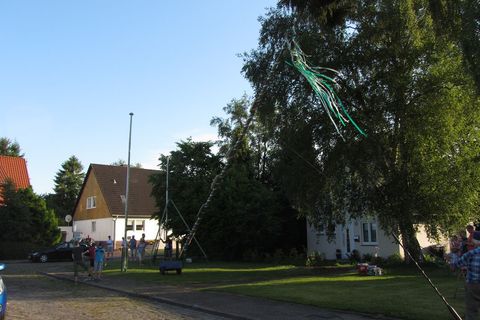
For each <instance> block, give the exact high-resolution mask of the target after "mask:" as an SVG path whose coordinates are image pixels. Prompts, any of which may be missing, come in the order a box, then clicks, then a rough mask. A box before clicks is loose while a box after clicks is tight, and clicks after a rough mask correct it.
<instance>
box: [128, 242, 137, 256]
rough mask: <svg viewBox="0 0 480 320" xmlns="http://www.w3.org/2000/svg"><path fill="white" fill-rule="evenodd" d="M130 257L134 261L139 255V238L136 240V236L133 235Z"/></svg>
mask: <svg viewBox="0 0 480 320" xmlns="http://www.w3.org/2000/svg"><path fill="white" fill-rule="evenodd" d="M129 247H130V258H131V260H132V261H135V258H136V257H137V240H135V236H132V238H131V239H130V244H129Z"/></svg>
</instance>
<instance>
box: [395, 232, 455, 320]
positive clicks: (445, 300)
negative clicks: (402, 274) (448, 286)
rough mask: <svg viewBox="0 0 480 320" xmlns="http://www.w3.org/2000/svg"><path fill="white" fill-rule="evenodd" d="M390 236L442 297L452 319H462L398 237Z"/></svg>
mask: <svg viewBox="0 0 480 320" xmlns="http://www.w3.org/2000/svg"><path fill="white" fill-rule="evenodd" d="M392 236H393V238H394V239H395V241H397V242H398V244H399V245H400V246H401V247H402V248H403V250H405V252H406V253H407V254H408V256H409V257H410V259H412V261H413V262H414V263H415V265H416V266H417V268H418V269H419V270H420V272H421V273H422V275H423V276H424V277H425V279H427V281H428V283H430V285H431V286H432V288H433V290H435V292H436V293H437V294H438V295H439V296H440V298H441V299H442V301H443V303H445V305H446V306H447V308H448V311H450V313H451V314H452V317H453V319H455V320H462V317H460V315H459V314H458V313H457V311H456V310H455V309H454V308H453V307H452V306H451V305H450V304H449V303H448V301H447V299H445V297H444V296H443V295H442V294H441V293H440V290H438V288H437V287H436V286H435V285H434V284H433V282H432V280H430V278H429V277H428V276H427V274H426V273H425V271H423V269H422V268H421V267H420V265H419V264H418V262H417V260H415V259H414V258H413V257H412V255H411V254H410V251H408V250H407V249H406V248H405V247H404V246H403V244H402V243H401V242H400V240H399V239H398V237H397V236H396V235H395V234H394V233H393V232H392Z"/></svg>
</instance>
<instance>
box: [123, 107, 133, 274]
mask: <svg viewBox="0 0 480 320" xmlns="http://www.w3.org/2000/svg"><path fill="white" fill-rule="evenodd" d="M129 115H130V132H129V134H128V160H127V181H126V187H125V231H124V234H123V239H124V240H125V242H126V243H125V246H124V247H123V250H122V272H127V267H128V242H127V226H128V191H129V190H128V189H129V185H130V148H131V146H132V118H133V112H130V114H129Z"/></svg>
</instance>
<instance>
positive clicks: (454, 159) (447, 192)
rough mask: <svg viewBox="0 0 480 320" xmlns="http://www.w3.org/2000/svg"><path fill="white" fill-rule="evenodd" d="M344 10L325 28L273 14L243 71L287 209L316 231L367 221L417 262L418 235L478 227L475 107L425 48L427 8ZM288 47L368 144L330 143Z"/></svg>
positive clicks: (462, 85) (435, 46) (459, 78)
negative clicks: (292, 44)
mask: <svg viewBox="0 0 480 320" xmlns="http://www.w3.org/2000/svg"><path fill="white" fill-rule="evenodd" d="M307 2H308V1H307ZM354 2H355V6H354V7H353V8H352V10H351V11H349V12H348V14H346V15H345V17H344V22H342V23H339V24H335V25H332V24H326V23H322V22H321V21H312V20H311V19H302V15H301V14H300V13H298V12H296V11H295V10H294V11H285V10H283V9H282V8H281V7H280V8H278V9H273V10H272V11H270V12H269V13H268V14H267V16H266V17H265V18H264V19H263V20H262V31H261V35H260V42H259V47H258V49H257V50H255V51H252V52H251V53H249V54H246V55H245V65H244V69H243V70H244V73H245V75H246V77H247V78H248V79H249V80H250V81H251V83H252V85H253V86H254V89H255V92H256V97H255V99H256V103H258V104H259V107H260V108H259V110H260V111H261V112H262V113H266V114H268V115H269V116H270V118H271V119H274V121H275V124H276V125H277V128H278V132H279V133H278V135H277V136H276V137H277V139H278V144H279V145H282V149H283V151H282V153H281V155H282V157H281V158H280V160H281V161H280V163H279V164H278V165H279V168H282V169H283V170H281V171H279V172H281V173H282V175H283V177H282V176H278V177H277V178H278V179H281V180H283V181H285V182H286V183H285V184H284V188H286V189H287V190H289V196H290V199H291V201H294V203H295V204H296V205H297V206H298V208H299V209H300V210H301V211H302V212H303V213H304V214H305V215H308V216H309V217H310V219H311V220H312V221H317V222H318V221H321V222H343V221H344V220H345V219H346V218H348V217H359V216H365V215H372V214H375V215H377V216H378V218H379V220H380V223H381V225H382V227H383V228H384V230H386V231H387V232H390V231H397V232H400V233H401V234H402V236H403V240H404V241H405V244H406V245H407V247H408V248H410V249H413V251H415V252H418V249H419V246H418V243H417V242H416V239H415V238H414V234H415V228H416V226H417V225H418V224H425V225H426V226H427V231H428V233H429V235H430V236H437V235H438V234H439V232H448V231H450V230H454V229H455V228H458V227H459V225H461V224H464V223H466V222H467V221H469V220H472V219H476V218H478V213H477V208H478V204H479V199H478V194H479V193H478V191H479V190H478V182H479V177H480V173H479V169H478V160H477V154H478V153H479V151H480V145H479V143H480V132H479V130H478V128H480V108H479V107H480V105H479V99H478V96H477V95H476V92H475V85H474V82H473V81H472V77H471V76H470V74H467V73H465V72H464V68H463V66H462V52H461V50H460V49H459V47H458V46H456V45H455V43H454V42H453V41H451V40H450V39H448V38H446V37H443V38H441V37H436V33H435V26H434V24H433V22H432V21H433V19H432V16H431V15H430V13H429V12H430V11H429V10H428V8H429V3H428V1H426V0H425V1H422V0H408V1H407V0H399V1H387V0H385V1H375V2H371V1H360V0H359V1H354ZM293 37H295V40H296V41H297V42H298V43H299V44H300V46H301V47H302V49H303V50H304V51H305V52H306V53H307V54H308V59H309V63H310V64H311V65H313V66H327V67H330V68H333V69H337V70H338V71H339V72H340V75H341V78H338V79H337V81H338V82H339V83H340V84H341V87H339V88H338V90H340V91H339V94H340V96H341V97H342V98H343V99H344V102H345V103H346V105H347V108H349V112H350V113H351V114H352V116H353V118H354V119H356V120H357V122H359V123H360V124H361V126H362V127H363V128H364V129H365V130H366V131H367V133H368V137H367V138H362V137H359V136H358V135H357V133H356V132H355V131H354V130H353V127H352V128H351V130H350V128H348V127H347V128H344V129H342V133H343V134H344V136H345V137H346V141H342V140H341V139H340V137H339V136H338V135H337V134H336V132H335V130H334V129H333V125H332V124H331V122H330V121H329V120H328V117H327V116H326V115H325V113H323V112H322V111H321V110H320V109H319V108H318V106H317V104H316V100H315V95H314V92H313V90H312V89H311V88H310V86H309V84H308V83H307V82H306V81H305V80H304V79H303V78H301V76H300V75H299V74H297V73H295V71H294V70H293V68H291V67H290V66H289V65H288V64H287V63H285V61H288V60H289V59H290V57H289V52H288V48H287V47H286V46H285V43H288V41H291V40H292V38H293ZM300 159H301V161H300ZM302 163H303V165H302ZM288 168H290V169H291V170H286V169H288ZM299 168H304V169H302V170H299ZM312 173H313V174H314V175H312ZM312 176H315V177H317V178H316V179H312ZM346 213H348V215H346Z"/></svg>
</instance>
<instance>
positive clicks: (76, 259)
mask: <svg viewBox="0 0 480 320" xmlns="http://www.w3.org/2000/svg"><path fill="white" fill-rule="evenodd" d="M107 252H108V243H107ZM86 257H88V262H89V263H88V266H87V265H85V258H86ZM72 258H73V265H74V272H73V276H74V281H75V283H77V282H78V272H79V269H80V268H82V269H84V270H85V271H88V279H90V280H100V279H101V277H102V271H103V268H104V265H105V263H106V260H105V249H104V248H103V245H102V243H101V242H99V243H97V244H95V242H94V241H90V243H88V244H87V247H86V249H85V247H83V246H80V243H79V241H75V247H74V248H73V250H72Z"/></svg>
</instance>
